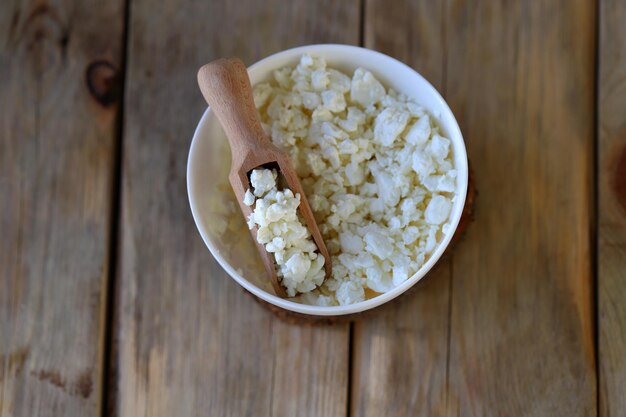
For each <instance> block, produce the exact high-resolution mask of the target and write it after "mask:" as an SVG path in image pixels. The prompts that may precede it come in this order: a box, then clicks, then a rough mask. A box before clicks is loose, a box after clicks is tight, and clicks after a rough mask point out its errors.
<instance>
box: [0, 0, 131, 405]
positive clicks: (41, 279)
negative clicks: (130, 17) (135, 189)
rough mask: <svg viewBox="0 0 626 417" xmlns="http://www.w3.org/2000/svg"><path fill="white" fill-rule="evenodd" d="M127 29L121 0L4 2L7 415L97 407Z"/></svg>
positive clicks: (0, 383) (1, 343) (1, 374)
mask: <svg viewBox="0 0 626 417" xmlns="http://www.w3.org/2000/svg"><path fill="white" fill-rule="evenodd" d="M122 30H123V2H122V1H118V0H111V1H96V0H85V1H64V2H61V1H55V2H33V1H3V2H0V235H1V238H0V415H2V416H29V417H30V416H81V417H83V416H94V417H95V416H99V415H100V414H101V402H102V393H101V392H102V383H101V381H102V378H103V366H102V364H103V356H104V349H105V348H104V333H105V332H104V327H105V306H106V297H107V291H106V289H107V279H108V276H109V245H110V231H111V224H112V219H111V205H112V201H113V190H112V182H113V178H114V172H113V171H114V159H115V144H116V141H117V139H116V136H117V133H116V132H117V129H116V114H117V109H118V100H117V97H116V95H115V89H116V82H115V80H116V74H117V72H118V70H119V68H120V65H121V51H122V44H123V40H122ZM93 63H96V64H94V65H92V66H91V68H92V71H91V73H90V76H89V83H90V85H91V86H92V91H90V89H89V87H88V85H87V83H86V77H87V68H88V67H89V66H90V65H91V64H93ZM94 93H95V95H94Z"/></svg>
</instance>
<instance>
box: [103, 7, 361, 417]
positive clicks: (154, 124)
mask: <svg viewBox="0 0 626 417" xmlns="http://www.w3.org/2000/svg"><path fill="white" fill-rule="evenodd" d="M359 16H360V13H359V3H358V2H336V1H331V0H325V1H322V2H310V1H305V0H298V1H287V0H285V1H264V2H259V1H252V0H246V1H237V2H225V1H211V2H193V1H182V2H180V1H164V2H160V3H159V6H158V7H155V5H154V3H153V2H150V1H147V0H137V1H133V2H132V3H131V10H130V37H129V63H128V78H127V90H126V98H125V100H126V101H125V108H126V114H125V116H126V119H125V120H126V121H125V129H124V148H123V173H122V182H123V186H122V188H123V190H122V224H121V228H122V231H121V234H122V242H121V249H120V250H121V255H120V258H121V269H120V275H119V293H118V297H117V303H116V316H117V317H116V321H117V324H116V327H115V339H116V340H117V343H118V346H117V351H118V355H117V357H116V358H114V360H113V361H114V363H115V365H116V368H117V376H114V378H115V380H117V381H118V385H117V387H116V392H115V400H114V412H115V413H116V414H117V415H120V416H135V415H146V414H147V415H151V416H172V415H185V416H187V415H220V416H230V415H232V416H243V415H275V416H282V415H295V414H297V415H311V416H320V415H344V414H345V411H346V408H347V398H348V393H347V386H348V367H349V357H348V354H349V352H348V350H349V349H348V344H349V340H348V338H349V332H348V326H347V325H345V324H344V325H340V326H336V327H330V328H329V327H324V328H321V327H318V328H315V327H297V326H294V325H290V324H287V323H284V322H281V321H279V320H277V319H276V318H275V317H274V316H273V315H272V314H271V313H270V312H268V311H266V310H265V309H264V308H262V307H261V306H260V305H258V304H256V303H254V302H253V301H252V300H251V299H250V298H249V297H248V296H247V295H246V294H244V292H243V291H242V290H241V288H240V287H239V286H238V285H237V284H236V283H235V282H234V281H233V280H231V279H230V278H229V277H228V276H227V275H226V273H225V272H224V271H222V269H221V268H220V267H219V265H218V264H217V263H216V262H215V261H214V260H213V258H212V256H211V255H210V253H209V252H208V250H207V249H206V248H205V246H204V244H203V243H202V241H201V239H200V236H199V234H198V232H197V231H196V229H195V226H194V224H193V220H192V218H191V214H190V209H189V205H188V200H187V193H186V187H185V167H186V160H187V159H186V158H187V151H188V148H189V144H190V141H191V136H192V134H193V131H194V129H195V126H196V124H197V122H198V120H199V118H200V116H201V114H202V112H203V111H204V109H205V107H206V104H205V103H204V100H203V99H202V96H201V94H200V91H199V89H198V87H197V84H196V72H197V70H198V68H199V67H200V66H201V65H203V64H205V63H207V62H209V61H211V60H213V59H216V58H218V57H221V56H239V57H241V58H242V59H243V61H244V62H245V63H246V64H252V63H253V62H254V61H256V60H258V59H260V58H263V57H265V56H267V55H269V54H271V53H273V52H277V51H280V50H282V49H286V48H289V47H292V46H296V45H301V44H307V43H320V42H342V43H352V44H355V43H357V42H358V36H359Z"/></svg>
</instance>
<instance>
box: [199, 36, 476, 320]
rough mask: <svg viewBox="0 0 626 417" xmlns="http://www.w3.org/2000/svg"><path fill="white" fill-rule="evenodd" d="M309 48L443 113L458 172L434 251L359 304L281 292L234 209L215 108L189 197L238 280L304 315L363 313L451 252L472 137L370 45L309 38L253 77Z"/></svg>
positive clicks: (265, 75) (205, 119) (427, 87)
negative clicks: (311, 300) (308, 300)
mask: <svg viewBox="0 0 626 417" xmlns="http://www.w3.org/2000/svg"><path fill="white" fill-rule="evenodd" d="M305 53H306V54H311V55H316V56H320V57H323V58H324V59H326V61H327V62H328V65H329V66H330V67H332V68H337V69H339V70H342V71H344V72H345V73H347V74H349V75H351V74H352V73H353V72H354V70H355V69H356V68H358V67H363V68H365V69H368V70H370V71H371V72H372V73H373V74H374V75H375V76H376V77H377V78H378V79H379V80H380V81H381V82H382V83H383V84H384V85H385V87H386V88H393V89H394V90H396V91H398V92H401V93H404V94H406V95H408V96H409V97H412V98H413V99H415V101H417V103H419V104H421V105H422V106H424V107H425V108H426V109H427V110H428V111H429V112H430V114H431V115H432V116H434V117H435V118H436V119H437V120H438V122H439V125H440V127H441V128H442V130H443V132H444V134H446V135H447V137H448V138H450V140H451V141H452V151H453V158H454V164H455V167H456V169H457V171H458V176H457V184H456V200H455V201H454V205H453V208H452V211H451V214H450V215H451V221H450V224H451V226H452V227H451V228H450V229H449V231H448V233H447V234H446V235H444V237H443V239H442V241H441V242H440V243H439V245H438V246H437V247H436V249H435V250H434V252H433V253H432V255H431V256H430V258H428V259H427V261H426V262H425V263H424V265H423V266H422V267H421V268H420V269H419V271H417V273H415V274H414V275H413V276H411V277H410V278H409V279H408V280H407V281H406V282H404V283H403V284H402V285H400V286H398V287H396V288H394V289H393V290H391V291H389V292H387V293H385V294H381V295H379V296H377V297H375V298H372V299H369V300H365V301H362V302H359V303H356V304H351V305H346V306H334V307H319V306H309V305H304V304H299V303H296V302H293V301H289V300H285V299H282V298H279V297H277V296H276V295H274V292H273V290H272V288H271V286H270V285H269V282H268V279H267V278H266V277H265V274H264V272H263V268H262V266H261V260H260V256H259V255H258V253H256V249H255V246H254V245H253V242H252V238H251V236H250V234H249V232H248V231H247V229H246V226H245V222H244V219H243V216H233V213H234V212H236V211H237V210H239V209H238V207H237V205H236V202H235V200H234V196H233V193H232V191H231V190H230V188H229V186H228V179H227V175H228V170H229V168H230V150H229V148H228V144H227V141H226V138H225V136H224V133H223V131H222V129H221V127H220V125H219V123H218V121H217V119H216V118H215V116H214V115H213V114H212V113H211V110H210V109H207V110H206V111H205V112H204V114H203V115H202V118H201V119H200V122H199V123H198V127H197V128H196V131H195V133H194V135H193V140H192V143H191V149H190V150H189V160H188V163H187V189H188V192H189V203H190V204H191V211H192V213H193V218H194V220H195V222H196V226H197V227H198V230H199V231H200V235H201V236H202V239H203V240H204V243H205V244H206V245H207V247H208V248H209V250H210V251H211V253H212V254H213V256H214V257H215V259H216V260H217V262H219V264H220V265H221V266H222V267H223V268H224V270H226V272H227V273H228V274H229V275H230V276H231V277H232V278H233V279H234V280H235V281H237V282H238V283H239V284H240V285H242V286H243V287H244V288H245V289H247V290H248V291H250V292H251V293H253V294H254V295H256V296H257V297H259V298H261V299H263V300H265V301H267V302H268V303H271V304H274V305H276V306H278V307H282V308H284V309H286V310H291V311H295V312H298V313H303V314H311V315H316V316H335V315H343V314H351V313H358V312H361V311H365V310H368V309H371V308H373V307H376V306H378V305H381V304H383V303H386V302H388V301H390V300H393V299H394V298H396V297H397V296H399V295H400V294H402V293H403V292H405V291H406V290H408V289H409V288H411V287H412V286H413V285H415V283H416V282H417V281H419V280H420V279H422V277H424V275H426V273H427V272H428V271H429V270H430V269H431V268H432V267H433V265H435V263H436V262H437V260H439V258H440V257H441V255H442V254H443V252H444V251H445V249H446V247H447V246H448V244H449V243H450V240H451V238H452V235H453V234H454V231H455V230H456V227H457V225H458V223H459V220H460V218H461V214H462V212H463V205H464V204H465V194H466V191H467V181H468V168H467V154H466V151H465V144H464V142H463V136H462V135H461V130H460V129H459V125H458V124H457V122H456V119H455V118H454V116H453V115H452V111H451V110H450V108H449V107H448V105H447V104H446V102H445V101H444V100H443V98H442V97H441V95H440V94H439V93H438V92H437V90H435V88H434V87H433V86H432V85H431V84H430V83H429V82H428V81H426V80H425V79H424V78H423V77H422V76H421V75H420V74H418V73H417V72H415V71H414V70H413V69H411V68H409V67H408V66H406V65H405V64H403V63H401V62H399V61H397V60H395V59H393V58H391V57H389V56H387V55H383V54H381V53H379V52H375V51H372V50H369V49H364V48H359V47H355V46H348V45H310V46H302V47H299V48H294V49H289V50H287V51H283V52H279V53H277V54H274V55H272V56H269V57H267V58H265V59H263V60H261V61H259V62H257V63H256V64H254V65H252V66H251V67H250V68H249V69H248V72H249V74H250V79H251V81H252V84H253V85H255V84H256V83H259V82H262V81H268V80H269V79H270V78H271V75H272V71H273V70H275V69H278V68H281V67H284V66H287V65H290V66H294V65H296V64H297V63H298V61H299V59H300V57H301V56H302V54H305Z"/></svg>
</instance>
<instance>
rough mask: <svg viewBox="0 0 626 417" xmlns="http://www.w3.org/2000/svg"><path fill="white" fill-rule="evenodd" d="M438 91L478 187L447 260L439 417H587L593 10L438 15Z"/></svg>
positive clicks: (480, 7) (504, 9)
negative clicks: (471, 217) (472, 212)
mask: <svg viewBox="0 0 626 417" xmlns="http://www.w3.org/2000/svg"><path fill="white" fill-rule="evenodd" d="M447 14H448V18H447V21H446V28H447V35H446V39H447V43H448V45H447V68H446V73H447V75H446V93H447V98H448V102H449V103H450V104H451V107H452V109H453V111H454V112H455V115H456V116H457V119H458V120H459V123H460V125H461V129H462V131H463V133H464V136H465V138H466V143H467V145H468V151H469V156H470V158H471V159H472V161H473V162H474V167H475V170H476V182H477V184H478V189H479V190H480V196H479V198H478V200H477V207H476V221H475V223H474V224H473V226H472V227H471V228H470V229H469V230H468V234H467V236H466V239H465V241H464V242H463V245H462V248H461V249H460V250H458V251H457V252H456V253H455V256H454V262H453V271H454V276H453V280H452V282H453V284H452V313H451V336H450V353H449V354H450V363H449V382H448V383H449V391H448V411H447V414H449V415H455V414H459V415H463V416H469V415H476V416H487V415H492V416H526V417H528V416H547V415H560V416H593V415H595V414H596V377H595V352H594V324H593V323H594V320H593V316H594V314H593V312H592V298H593V289H592V271H591V264H592V258H591V257H592V248H591V246H590V243H591V241H592V233H591V227H592V222H591V218H592V216H593V188H592V187H593V142H594V140H593V138H594V131H593V129H594V57H595V48H594V41H595V5H594V3H593V2H588V1H566V0H561V1H553V0H543V1H532V2H524V1H511V2H506V4H504V3H502V2H493V1H478V2H468V1H462V0H451V1H450V2H449V3H448V5H447Z"/></svg>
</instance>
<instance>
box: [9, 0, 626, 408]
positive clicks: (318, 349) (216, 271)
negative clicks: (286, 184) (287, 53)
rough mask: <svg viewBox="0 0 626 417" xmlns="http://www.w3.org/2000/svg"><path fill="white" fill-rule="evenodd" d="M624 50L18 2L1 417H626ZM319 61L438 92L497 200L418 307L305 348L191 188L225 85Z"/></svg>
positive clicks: (413, 21)
mask: <svg viewBox="0 0 626 417" xmlns="http://www.w3.org/2000/svg"><path fill="white" fill-rule="evenodd" d="M624 27H626V5H625V4H624V2H620V1H619V0H598V1H597V2H595V1H583V0H577V1H567V0H558V1H552V0H539V1H522V0H517V1H511V2H507V3H506V4H501V3H500V2H493V1H488V0H481V1H477V2H468V1H461V0H446V1H440V2H433V1H427V0H397V1H394V2H393V5H392V4H390V3H389V2H385V1H382V0H360V1H356V0H354V1H332V0H324V1H319V2H311V1H307V0H296V1H288V0H270V1H264V2H260V1H254V0H244V1H239V2H231V1H225V0H211V1H202V2H197V1H190V0H178V1H175V0H166V1H164V2H161V4H160V5H159V7H155V6H154V4H153V3H152V2H149V1H148V0H125V1H124V0H113V1H105V2H97V1H93V0H89V1H80V2H79V1H69V0H66V1H62V0H56V1H46V0H32V1H13V0H9V1H5V2H2V3H0V110H1V112H0V235H1V236H2V239H1V240H0V415H1V416H3V417H4V416H11V417H14V416H15V417H21V416H48V415H50V416H52V415H54V416H57V415H68V416H72V415H80V416H101V415H107V416H108V415H111V416H143V415H150V416H170V415H181V416H182V415H220V416H221V415H232V416H242V415H251V416H252V415H273V416H284V415H285V416H291V415H298V416H299V415H311V416H379V415H394V416H404V415H411V416H413V415H424V416H453V415H463V416H474V415H475V416H483V415H489V416H548V415H549V416H568V417H569V416H595V415H597V414H600V415H601V416H607V417H608V416H611V417H615V416H621V415H626V401H625V400H624V392H625V390H626V275H625V271H626V116H625V115H624V111H623V109H624V108H625V107H626V82H625V80H626V74H625V68H626V42H624V39H625V38H626V33H625V29H624ZM321 42H335V43H349V44H362V45H365V46H367V47H370V48H373V49H377V50H380V51H382V52H385V53H388V54H390V55H392V56H395V57H397V58H399V59H400V60H402V61H404V62H406V63H408V64H409V65H411V66H413V67H414V68H416V69H417V70H418V71H420V72H421V73H422V74H424V75H425V76H426V77H427V78H428V79H429V80H430V81H431V82H433V84H434V85H435V86H436V87H437V88H438V89H439V90H440V91H441V92H442V93H443V95H444V96H445V97H446V99H447V100H448V102H449V104H450V106H451V108H452V110H453V111H454V113H455V115H456V116H457V119H458V120H459V123H460V125H461V129H462V131H463V133H464V136H465V139H466V144H467V147H468V152H469V156H470V158H471V160H472V162H473V168H474V170H475V174H476V175H475V177H476V181H475V182H476V184H477V187H478V190H479V193H480V194H479V196H478V198H477V203H476V210H475V211H476V218H475V221H474V222H473V224H471V225H470V227H469V229H468V231H467V234H466V235H465V236H464V237H463V239H462V240H461V241H460V242H459V243H458V244H457V245H456V248H455V250H454V252H453V253H451V254H449V255H448V256H447V257H446V258H445V259H444V260H443V261H442V262H441V263H440V264H439V265H438V266H437V268H436V269H435V270H434V271H433V273H432V274H430V275H429V277H428V278H427V279H425V280H424V281H423V282H421V283H420V284H419V285H418V286H417V288H416V289H414V290H413V291H412V292H411V294H408V295H406V296H405V297H402V298H400V299H399V300H398V301H397V302H396V303H393V304H390V305H387V306H385V307H383V308H380V309H379V310H377V311H373V312H371V313H369V314H366V315H364V316H363V318H362V319H361V320H360V321H357V322H354V323H345V322H342V323H339V324H335V325H334V326H303V325H297V324H289V323H286V322H284V321H282V320H279V319H277V317H276V316H275V315H273V314H272V313H271V312H270V311H268V310H267V309H266V308H264V307H263V306H262V305H260V304H258V303H256V302H254V300H253V299H252V298H251V297H249V296H248V295H246V294H244V292H243V290H242V289H241V288H240V287H239V286H237V284H236V283H235V282H234V281H232V280H231V279H230V278H228V276H227V275H226V274H225V273H224V272H223V271H222V270H221V268H220V267H219V265H218V264H217V263H216V262H215V261H214V260H213V259H212V257H211V256H210V254H209V253H208V251H207V250H206V249H205V247H204V245H203V243H202V241H201V239H200V237H199V236H198V233H197V231H196V230H195V227H194V225H193V221H192V219H191V215H190V210H189V208H188V203H187V195H186V187H185V164H186V158H187V151H188V147H189V143H190V139H191V136H192V133H193V130H194V128H195V125H196V123H197V120H198V119H199V117H200V115H201V113H202V111H203V110H204V107H205V104H204V102H203V99H202V96H201V95H200V93H199V91H198V89H197V85H196V81H195V75H196V71H197V69H198V68H199V67H200V66H201V65H202V64H204V63H206V62H209V61H210V60H212V59H215V58H217V57H220V56H225V55H226V56H229V55H237V56H240V57H241V58H242V59H243V60H244V62H245V63H247V64H251V63H252V62H254V61H256V60H258V59H260V58H262V57H264V56H266V55H269V54H271V53H273V52H276V51H279V50H282V49H285V48H288V47H291V46H296V45H302V44H308V43H321ZM124 55H125V57H124ZM86 79H88V80H89V82H88V83H87V82H86ZM122 87H123V88H122ZM122 90H123V91H122ZM122 94H123V95H122ZM118 126H121V129H118ZM118 144H120V148H119V152H118ZM118 178H119V179H120V180H119V183H118ZM596 255H597V258H596ZM596 267H597V268H596ZM596 284H597V285H596ZM109 289H113V290H114V291H110V290H109ZM594 297H595V300H594Z"/></svg>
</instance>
